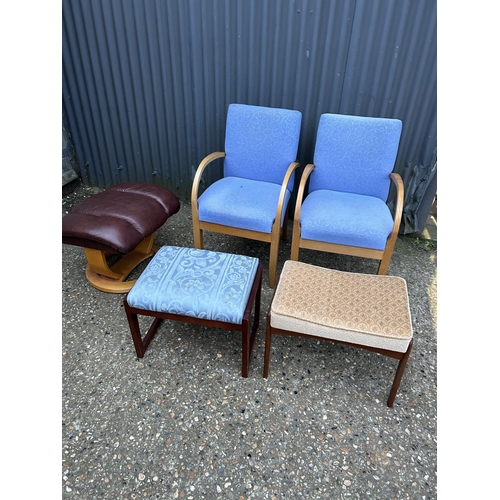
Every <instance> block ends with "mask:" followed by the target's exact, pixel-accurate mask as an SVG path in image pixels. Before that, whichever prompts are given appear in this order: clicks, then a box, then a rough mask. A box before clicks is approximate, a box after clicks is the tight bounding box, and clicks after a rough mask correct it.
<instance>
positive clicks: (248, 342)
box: [241, 266, 262, 378]
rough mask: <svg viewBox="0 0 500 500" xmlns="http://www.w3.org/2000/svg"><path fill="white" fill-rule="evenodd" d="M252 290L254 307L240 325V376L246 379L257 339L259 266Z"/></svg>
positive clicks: (259, 286)
mask: <svg viewBox="0 0 500 500" xmlns="http://www.w3.org/2000/svg"><path fill="white" fill-rule="evenodd" d="M255 288H256V289H255ZM253 290H255V305H254V304H252V306H251V308H250V314H249V316H248V317H247V318H245V319H244V320H243V324H242V327H243V331H242V346H241V357H242V363H241V376H242V377H245V378H246V377H248V370H249V368H250V357H251V355H252V350H253V345H254V343H255V338H256V337H257V330H258V329H259V321H260V302H261V291H262V267H261V266H259V269H258V270H257V274H256V276H255V281H254V286H253ZM250 300H252V292H251V293H250V297H249V301H250ZM252 302H253V301H252ZM254 307H255V310H254V317H253V323H252V329H251V330H250V316H251V313H252V309H254Z"/></svg>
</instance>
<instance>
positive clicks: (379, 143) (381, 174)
mask: <svg viewBox="0 0 500 500" xmlns="http://www.w3.org/2000/svg"><path fill="white" fill-rule="evenodd" d="M401 129H402V122H401V120H397V119H394V118H371V117H363V116H349V115H336V114H329V113H327V114H323V115H321V117H320V120H319V125H318V132H317V136H316V146H315V150H314V165H315V169H314V171H313V173H312V174H311V177H310V182H309V192H311V191H315V190H317V189H329V190H333V191H344V192H349V193H356V194H364V195H369V196H376V197H378V198H380V199H381V200H383V201H386V200H387V196H388V194H389V187H390V179H389V174H390V173H391V172H392V170H393V169H394V163H395V161H396V156H397V154H398V147H399V139H400V137H401Z"/></svg>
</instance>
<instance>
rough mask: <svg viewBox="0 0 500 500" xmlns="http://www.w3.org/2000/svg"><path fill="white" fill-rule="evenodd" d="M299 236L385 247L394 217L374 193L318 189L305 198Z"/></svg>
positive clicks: (351, 244)
mask: <svg viewBox="0 0 500 500" xmlns="http://www.w3.org/2000/svg"><path fill="white" fill-rule="evenodd" d="M300 222H301V236H302V238H305V239H308V240H315V241H324V242H327V243H337V244H340V245H348V246H356V247H363V248H373V249H376V250H384V248H385V245H386V243H387V238H388V237H389V235H390V233H391V231H392V227H393V225H394V221H393V219H392V215H391V212H390V210H389V208H388V207H387V205H386V204H385V203H384V202H383V201H382V200H380V199H379V198H377V197H375V196H363V195H359V194H352V193H341V192H338V191H326V190H317V191H314V192H313V193H310V194H309V195H308V196H307V198H306V199H305V200H304V202H303V204H302V208H301V214H300Z"/></svg>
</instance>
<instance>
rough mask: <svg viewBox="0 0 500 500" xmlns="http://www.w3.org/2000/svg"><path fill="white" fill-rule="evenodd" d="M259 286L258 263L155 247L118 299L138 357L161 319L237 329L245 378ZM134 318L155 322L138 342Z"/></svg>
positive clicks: (251, 259)
mask: <svg viewBox="0 0 500 500" xmlns="http://www.w3.org/2000/svg"><path fill="white" fill-rule="evenodd" d="M261 288H262V264H260V263H259V259H256V258H254V257H247V256H244V255H234V254H228V253H222V252H212V251H209V250H198V249H195V248H182V247H175V246H164V247H161V248H160V249H159V250H158V252H157V253H156V255H155V256H154V257H153V259H152V260H151V262H150V263H149V264H148V266H147V267H146V269H145V270H144V271H143V273H142V274H141V275H140V277H139V278H138V280H137V282H136V283H135V285H134V286H133V287H132V289H131V290H130V292H129V293H128V294H127V295H126V297H125V298H124V300H123V303H124V306H125V311H126V313H127V318H128V322H129V326H130V331H131V333H132V339H133V341H134V346H135V350H136V353H137V356H138V357H139V358H142V357H143V356H144V353H145V352H146V349H147V348H148V345H149V343H150V342H151V340H152V339H153V337H154V335H155V333H156V331H157V330H158V327H159V325H160V323H161V322H162V320H163V319H169V320H176V321H184V322H188V323H196V324H200V325H205V326H210V327H215V328H224V329H226V330H237V331H241V332H242V366H241V375H242V377H248V369H249V366H250V355H251V352H252V347H253V344H254V341H255V337H256V334H257V328H258V327H259V316H260V297H261ZM254 303H255V313H254V320H253V325H252V326H251V325H250V317H251V314H252V309H253V304H254ZM139 314H140V315H144V316H152V317H154V318H155V319H154V320H153V322H152V324H151V326H150V328H149V330H148V332H147V333H146V335H145V336H144V338H143V337H142V334H141V331H140V328H139V321H138V315H139Z"/></svg>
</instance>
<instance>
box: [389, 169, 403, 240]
mask: <svg viewBox="0 0 500 500" xmlns="http://www.w3.org/2000/svg"><path fill="white" fill-rule="evenodd" d="M389 177H390V178H391V180H392V181H393V182H394V184H395V186H396V202H395V210H394V227H393V228H392V233H391V235H390V236H389V239H391V238H396V237H397V235H398V232H399V226H400V224H401V216H402V215H403V202H404V195H405V186H404V184H403V179H402V178H401V176H400V175H399V174H398V173H397V172H392V173H391V174H390V175H389Z"/></svg>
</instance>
